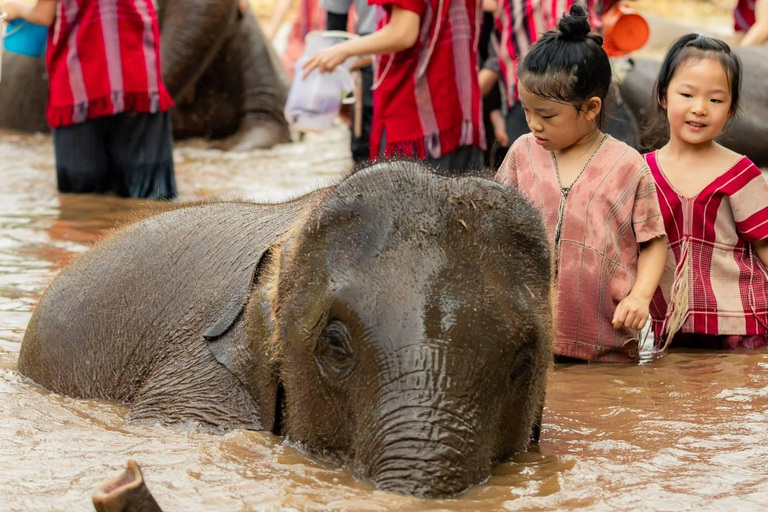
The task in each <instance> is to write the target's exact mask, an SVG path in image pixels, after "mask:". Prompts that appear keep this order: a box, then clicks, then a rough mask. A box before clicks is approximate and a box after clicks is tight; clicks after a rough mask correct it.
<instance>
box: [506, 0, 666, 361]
mask: <svg viewBox="0 0 768 512" xmlns="http://www.w3.org/2000/svg"><path fill="white" fill-rule="evenodd" d="M590 31H591V26H590V24H589V21H588V18H587V12H586V11H585V10H584V8H583V7H581V6H580V5H574V6H572V7H571V10H570V14H569V15H568V16H565V17H564V18H562V19H561V20H560V22H559V23H558V30H554V31H550V32H547V33H546V34H544V35H543V36H542V37H541V38H540V39H539V40H538V41H537V42H536V44H534V45H533V46H532V47H531V49H530V51H529V52H528V53H527V54H526V56H525V59H524V60H523V61H522V63H521V65H520V66H519V68H518V90H519V93H520V105H521V108H522V110H523V112H524V114H525V119H526V121H527V123H528V126H529V127H530V130H531V133H529V134H527V135H523V136H522V137H520V138H518V139H517V141H515V143H514V144H513V145H512V148H511V149H510V150H509V152H508V153H507V156H506V158H505V159H504V162H502V164H501V167H500V168H499V171H498V173H497V174H496V181H498V182H500V183H501V184H503V185H506V186H512V187H517V188H518V190H519V191H520V192H521V193H522V194H523V195H524V196H525V197H526V198H527V199H528V200H529V201H531V202H532V203H533V204H534V205H535V206H536V207H537V208H538V209H539V211H540V212H541V214H542V220H543V221H544V225H545V227H546V228H547V232H548V234H549V238H550V242H551V244H552V246H553V248H554V251H553V254H554V264H555V278H556V299H555V300H556V304H555V319H556V331H557V338H556V341H555V345H554V352H555V356H556V360H557V361H559V362H567V361H573V360H581V361H597V362H623V363H633V362H637V361H638V359H639V340H638V329H641V328H642V327H643V326H644V325H645V324H646V322H647V321H648V309H649V305H650V302H651V298H652V297H653V294H654V292H655V291H656V287H657V286H658V284H659V279H660V278H661V273H662V272H663V270H664V261H665V258H666V251H667V244H666V236H665V232H664V224H663V221H662V217H661V212H660V210H659V203H658V200H657V196H656V187H655V185H654V182H653V177H652V176H651V173H650V171H649V169H648V166H647V165H646V164H645V162H644V161H643V158H642V157H641V156H640V154H639V153H638V152H637V151H635V150H634V149H632V148H631V147H629V146H628V145H626V144H625V143H623V142H621V141H618V140H616V139H614V138H613V137H611V136H610V135H606V134H604V133H603V132H602V130H601V124H602V119H603V117H604V113H603V105H604V100H605V97H606V96H607V94H608V91H609V88H610V86H611V64H610V62H609V60H608V55H607V54H606V53H605V51H604V50H603V48H602V38H601V37H600V36H598V35H596V34H590Z"/></svg>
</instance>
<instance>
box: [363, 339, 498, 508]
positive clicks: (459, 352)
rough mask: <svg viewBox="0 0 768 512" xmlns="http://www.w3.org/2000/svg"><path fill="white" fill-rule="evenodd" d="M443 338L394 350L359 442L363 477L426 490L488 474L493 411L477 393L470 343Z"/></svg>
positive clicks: (430, 493) (434, 493) (443, 491)
mask: <svg viewBox="0 0 768 512" xmlns="http://www.w3.org/2000/svg"><path fill="white" fill-rule="evenodd" d="M450 345H451V344H450V343H448V342H443V341H441V340H430V341H428V342H426V343H415V344H410V345H408V346H406V347H402V348H401V349H400V350H398V351H397V355H396V356H395V357H394V359H395V360H394V361H393V363H394V364H393V365H392V366H390V371H389V372H387V375H385V376H384V379H385V380H384V382H382V383H381V384H382V385H381V388H380V391H379V393H378V396H377V401H376V402H377V407H374V408H373V409H372V411H371V414H370V415H368V417H367V418H366V421H367V422H368V425H367V426H366V427H365V428H364V431H365V432H367V434H366V435H365V438H364V439H363V440H362V444H361V445H360V446H359V447H358V449H357V459H358V462H359V464H360V465H361V466H360V467H362V468H363V472H364V475H363V476H364V477H365V478H367V479H369V480H371V481H373V482H374V483H375V484H376V485H377V486H378V487H379V488H381V489H384V490H388V491H393V492H397V493H400V494H409V495H414V496H418V497H423V498H435V497H446V496H453V495H455V494H459V493H461V492H463V491H464V490H466V489H467V488H468V487H470V486H471V485H474V484H477V483H479V482H481V481H483V480H484V479H485V478H487V477H488V476H489V474H490V468H491V458H492V457H491V452H492V443H493V440H492V439H491V437H492V436H491V435H489V434H490V432H493V428H494V427H493V425H491V423H493V422H494V419H493V418H491V417H489V416H492V415H491V414H488V413H489V412H490V411H486V410H484V407H483V405H482V404H483V403H485V402H487V401H483V400H482V399H481V397H480V396H478V395H479V393H480V390H481V389H483V377H484V372H483V371H482V370H481V369H480V368H479V367H478V365H473V364H467V360H468V359H469V360H476V354H475V352H474V350H475V349H474V348H463V349H461V348H457V347H456V346H455V345H454V346H453V348H452V349H448V348H446V347H449V346H450Z"/></svg>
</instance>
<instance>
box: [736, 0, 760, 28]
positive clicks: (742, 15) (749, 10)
mask: <svg viewBox="0 0 768 512" xmlns="http://www.w3.org/2000/svg"><path fill="white" fill-rule="evenodd" d="M754 24H755V0H739V3H738V4H736V8H734V10H733V28H734V29H735V30H736V32H746V31H747V30H749V29H750V27H751V26H752V25H754Z"/></svg>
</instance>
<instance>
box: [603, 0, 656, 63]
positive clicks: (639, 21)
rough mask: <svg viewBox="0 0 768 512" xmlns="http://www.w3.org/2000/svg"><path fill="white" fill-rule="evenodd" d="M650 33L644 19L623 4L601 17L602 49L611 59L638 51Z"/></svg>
mask: <svg viewBox="0 0 768 512" xmlns="http://www.w3.org/2000/svg"><path fill="white" fill-rule="evenodd" d="M650 33H651V31H650V28H649V27H648V22H647V21H645V18H643V17H642V16H640V15H639V14H638V13H637V12H635V10H634V9H632V7H630V6H628V5H627V4H625V3H622V2H618V3H616V4H615V5H614V6H612V7H611V8H610V9H608V10H607V11H606V13H605V14H604V15H603V41H604V42H603V49H604V50H605V53H607V54H608V55H610V56H611V57H621V56H623V55H626V54H628V53H629V52H633V51H635V50H639V49H640V48H642V47H643V46H644V45H645V43H647V42H648V36H649V35H650Z"/></svg>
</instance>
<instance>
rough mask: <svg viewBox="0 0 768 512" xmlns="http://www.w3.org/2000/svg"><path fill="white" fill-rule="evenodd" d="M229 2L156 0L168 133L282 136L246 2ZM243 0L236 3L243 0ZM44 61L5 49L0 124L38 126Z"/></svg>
mask: <svg viewBox="0 0 768 512" xmlns="http://www.w3.org/2000/svg"><path fill="white" fill-rule="evenodd" d="M240 5H241V4H240V2H238V1H237V0H160V2H159V6H158V16H159V19H160V29H161V35H162V40H161V53H162V55H161V61H162V66H163V69H162V74H163V81H164V82H165V84H166V87H167V88H168V91H169V92H170V93H171V95H172V96H173V98H174V101H175V102H176V107H175V108H174V109H173V110H172V113H173V127H174V135H175V137H176V138H188V137H206V138H211V139H224V140H223V142H221V143H220V144H219V145H220V147H222V148H227V149H240V150H248V149H254V148H268V147H272V146H274V145H275V144H279V143H282V142H289V141H290V132H289V130H288V123H287V121H286V120H285V118H284V116H283V107H284V106H285V100H286V97H287V93H288V91H287V85H286V83H285V78H284V75H283V72H282V69H281V67H280V64H279V62H277V59H276V58H275V56H274V52H272V51H271V49H270V47H269V45H268V44H267V43H266V42H265V40H264V36H263V34H262V32H261V29H260V28H259V24H258V22H257V21H256V18H255V16H254V15H253V13H252V12H251V11H250V8H245V9H244V10H243V9H240ZM243 5H244V4H243ZM47 90H48V81H47V74H46V70H45V61H44V59H35V58H30V57H24V56H22V55H17V54H13V53H10V52H5V53H4V55H3V79H2V81H0V128H9V129H14V130H21V131H25V132H45V131H48V125H47V122H46V120H45V105H46V101H47Z"/></svg>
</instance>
